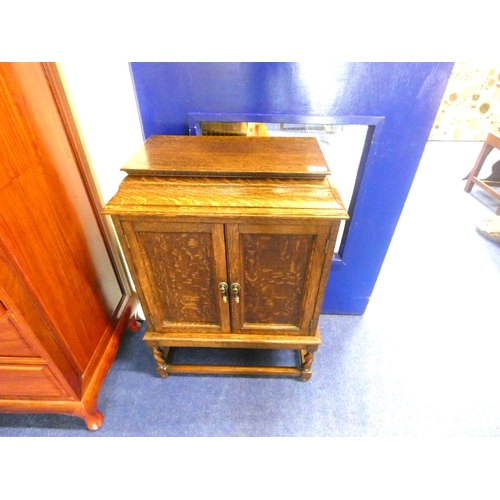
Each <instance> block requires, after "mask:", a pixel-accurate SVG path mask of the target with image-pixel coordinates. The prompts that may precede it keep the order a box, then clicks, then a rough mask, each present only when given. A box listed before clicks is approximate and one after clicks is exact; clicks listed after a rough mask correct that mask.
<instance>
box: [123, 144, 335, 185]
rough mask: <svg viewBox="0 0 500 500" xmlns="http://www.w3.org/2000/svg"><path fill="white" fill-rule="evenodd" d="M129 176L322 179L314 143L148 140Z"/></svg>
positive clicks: (319, 154)
mask: <svg viewBox="0 0 500 500" xmlns="http://www.w3.org/2000/svg"><path fill="white" fill-rule="evenodd" d="M121 170H123V171H125V172H127V173H128V174H129V175H141V176H144V175H152V176H190V177H208V176H210V177H254V178H255V177H273V178H283V177H290V178H309V179H322V178H324V177H325V176H326V175H328V174H329V173H330V170H329V168H328V164H327V162H326V160H325V158H324V156H323V153H322V151H321V148H320V147H319V144H318V141H317V140H316V139H315V138H314V137H238V136H171V135H153V136H150V137H149V138H148V139H147V140H146V142H145V143H144V144H143V145H142V146H141V148H140V149H139V151H137V153H136V154H135V155H134V156H133V157H132V158H131V159H130V160H129V161H127V163H126V164H125V165H124V166H123V167H122V168H121Z"/></svg>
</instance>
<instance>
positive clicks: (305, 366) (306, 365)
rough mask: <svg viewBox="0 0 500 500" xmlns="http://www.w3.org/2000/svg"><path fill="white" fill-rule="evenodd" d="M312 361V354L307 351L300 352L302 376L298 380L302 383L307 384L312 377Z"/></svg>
mask: <svg viewBox="0 0 500 500" xmlns="http://www.w3.org/2000/svg"><path fill="white" fill-rule="evenodd" d="M313 361H314V353H313V352H309V351H302V365H301V370H302V375H301V376H300V380H301V381H302V382H307V381H308V380H310V378H311V376H312V363H313Z"/></svg>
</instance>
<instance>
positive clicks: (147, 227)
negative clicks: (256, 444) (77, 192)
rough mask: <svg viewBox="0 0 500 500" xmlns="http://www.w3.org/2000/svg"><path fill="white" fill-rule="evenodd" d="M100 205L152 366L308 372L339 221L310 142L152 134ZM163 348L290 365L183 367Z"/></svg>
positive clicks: (164, 370)
mask: <svg viewBox="0 0 500 500" xmlns="http://www.w3.org/2000/svg"><path fill="white" fill-rule="evenodd" d="M122 170H124V171H125V172H127V177H125V179H124V180H123V181H122V183H121V185H120V187H119V190H118V192H117V194H116V195H115V196H114V197H113V198H112V199H111V200H110V201H109V203H108V204H107V205H106V206H105V207H104V209H103V213H104V214H108V215H110V216H111V217H112V220H113V223H114V225H115V228H116V231H117V234H118V236H119V239H120V242H121V244H122V247H123V250H124V254H125V256H126V259H127V262H128V264H129V268H130V272H131V275H132V278H133V280H134V283H135V285H136V289H137V294H138V296H139V299H140V302H141V305H142V308H143V311H144V314H145V315H146V321H147V325H148V328H147V330H146V333H145V335H144V341H145V342H146V344H147V345H148V346H149V347H150V348H151V349H152V353H153V356H154V359H155V360H156V367H157V371H158V373H159V374H160V376H162V377H167V376H168V374H169V373H216V374H240V375H289V376H297V377H300V378H301V380H304V381H305V380H308V379H309V378H310V377H311V365H312V361H313V355H314V352H315V351H316V350H317V349H318V346H319V345H320V344H321V338H320V332H319V329H318V318H319V314H320V311H321V305H322V301H323V295H324V291H325V287H326V281H327V279H328V273H329V269H330V264H331V260H332V257H333V249H334V245H335V240H336V237H337V234H338V230H339V225H340V221H341V220H344V219H347V218H348V215H347V213H346V211H345V208H344V206H343V204H342V202H341V200H340V198H339V195H338V193H337V191H336V189H335V188H334V186H333V185H332V183H331V180H330V175H329V170H328V167H327V164H326V161H325V159H324V157H323V155H322V153H321V149H320V147H319V145H318V143H317V141H316V139H314V138H298V137H297V138H293V137H223V136H151V137H150V138H149V139H148V140H147V141H146V142H145V143H144V145H143V146H142V148H141V149H140V150H139V151H138V152H137V153H136V154H135V155H134V156H133V157H132V158H131V159H130V160H129V161H128V162H127V163H126V164H125V165H124V167H123V169H122ZM172 347H213V348H253V349H293V350H297V351H298V353H299V354H300V362H299V363H298V364H297V366H296V367H285V366H227V365H217V366H214V365H210V364H197V365H193V364H191V365H182V364H174V363H170V362H169V349H170V348H172Z"/></svg>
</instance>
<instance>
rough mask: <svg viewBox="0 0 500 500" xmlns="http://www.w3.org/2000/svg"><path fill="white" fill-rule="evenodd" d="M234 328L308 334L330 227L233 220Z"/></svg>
mask: <svg viewBox="0 0 500 500" xmlns="http://www.w3.org/2000/svg"><path fill="white" fill-rule="evenodd" d="M226 233H227V241H228V251H229V254H228V256H229V269H230V282H231V284H232V283H235V282H237V283H238V284H239V285H240V286H241V289H240V292H239V303H238V302H236V301H235V300H234V298H232V299H231V315H232V320H233V331H235V332H239V333H241V332H246V333H252V332H254V333H270V332H274V331H276V330H279V331H283V332H284V333H288V334H289V333H296V334H297V335H308V334H309V333H310V331H309V330H310V328H309V326H310V321H311V319H312V315H313V310H314V305H315V301H316V294H317V284H318V280H319V278H320V276H319V274H318V269H321V264H322V261H323V259H324V248H325V244H326V241H327V237H328V233H329V228H328V227H326V226H317V227H315V226H305V225H291V224H290V225H287V224H280V225H278V226H272V225H252V224H228V225H227V230H226Z"/></svg>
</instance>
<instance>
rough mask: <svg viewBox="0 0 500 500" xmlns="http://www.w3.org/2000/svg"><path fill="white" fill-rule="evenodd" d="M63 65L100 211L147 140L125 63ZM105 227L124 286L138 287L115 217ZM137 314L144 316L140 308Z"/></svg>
mask: <svg viewBox="0 0 500 500" xmlns="http://www.w3.org/2000/svg"><path fill="white" fill-rule="evenodd" d="M59 69H60V71H61V73H62V74H61V76H62V78H63V79H64V80H65V84H66V90H67V92H68V94H69V95H68V99H69V100H70V102H71V105H72V106H73V110H74V112H75V114H76V117H75V118H76V121H77V125H78V126H79V128H80V132H81V135H82V141H83V143H84V147H85V149H86V151H87V156H88V160H89V162H90V166H91V169H92V172H91V173H92V176H93V181H94V184H95V187H96V191H97V196H98V197H99V199H97V200H95V202H96V204H97V208H98V209H100V208H102V207H103V206H104V205H105V204H106V203H107V202H108V201H109V200H110V199H111V198H112V197H113V196H114V194H115V193H116V192H117V190H118V187H119V185H120V182H121V181H122V179H123V178H124V177H125V175H126V174H125V173H124V172H121V171H120V168H121V167H122V166H123V165H124V164H125V162H126V161H127V160H128V159H129V158H130V157H131V156H132V155H133V154H134V153H135V152H136V151H137V150H138V149H139V148H140V146H141V145H142V144H143V142H144V140H143V135H142V128H141V123H140V118H139V111H138V109H137V104H136V99H135V93H134V89H133V84H132V77H131V74H130V70H129V66H128V63H126V62H106V63H103V62H90V63H87V62H83V63H82V62H61V63H59ZM104 225H105V228H106V232H107V234H108V238H109V240H110V244H111V251H112V253H113V255H114V259H115V262H116V263H117V265H118V270H119V271H118V272H119V273H120V275H121V279H122V281H123V282H124V283H123V284H124V286H126V283H128V286H129V287H130V288H132V289H135V286H134V284H133V281H132V279H131V276H130V272H129V269H128V266H127V264H126V261H125V258H124V256H123V253H122V251H121V247H120V244H119V242H118V238H117V236H116V233H115V230H114V228H113V226H112V224H111V221H110V220H109V219H107V218H106V219H104ZM119 263H120V264H121V265H119ZM138 313H139V316H142V317H144V314H143V311H142V309H141V308H140V307H139V308H138Z"/></svg>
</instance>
